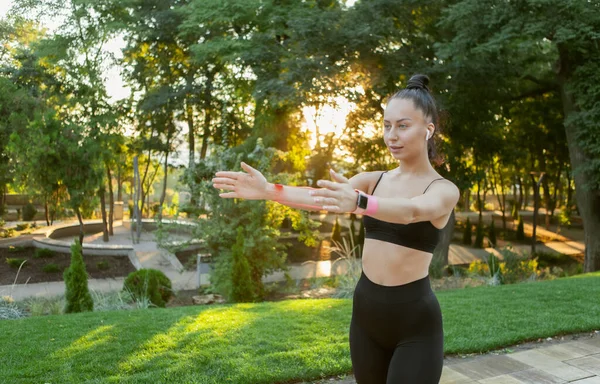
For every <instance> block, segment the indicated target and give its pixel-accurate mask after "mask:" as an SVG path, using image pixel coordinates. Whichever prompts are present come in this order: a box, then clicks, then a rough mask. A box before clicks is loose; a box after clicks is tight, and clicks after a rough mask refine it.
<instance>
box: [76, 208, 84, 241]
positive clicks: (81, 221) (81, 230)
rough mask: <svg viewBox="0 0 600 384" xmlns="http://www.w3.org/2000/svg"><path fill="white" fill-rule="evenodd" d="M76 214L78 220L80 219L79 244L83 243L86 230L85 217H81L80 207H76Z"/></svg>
mask: <svg viewBox="0 0 600 384" xmlns="http://www.w3.org/2000/svg"><path fill="white" fill-rule="evenodd" d="M75 214H77V220H79V244H81V245H83V236H84V234H85V232H84V231H83V218H82V217H81V211H80V210H79V207H76V208H75Z"/></svg>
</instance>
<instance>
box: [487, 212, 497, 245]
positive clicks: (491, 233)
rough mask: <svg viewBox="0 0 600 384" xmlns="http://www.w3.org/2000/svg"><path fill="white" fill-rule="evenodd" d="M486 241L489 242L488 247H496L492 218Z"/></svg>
mask: <svg viewBox="0 0 600 384" xmlns="http://www.w3.org/2000/svg"><path fill="white" fill-rule="evenodd" d="M488 240H489V242H490V247H496V245H497V244H498V243H497V241H496V227H495V226H494V218H493V217H492V223H491V224H490V227H489V232H488Z"/></svg>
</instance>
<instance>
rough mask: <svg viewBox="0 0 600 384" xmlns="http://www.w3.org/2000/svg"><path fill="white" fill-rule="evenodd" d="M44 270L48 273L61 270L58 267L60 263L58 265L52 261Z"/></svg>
mask: <svg viewBox="0 0 600 384" xmlns="http://www.w3.org/2000/svg"><path fill="white" fill-rule="evenodd" d="M42 270H43V271H44V272H46V273H55V272H60V268H59V267H58V265H56V264H54V263H50V264H46V265H44V267H43V268H42Z"/></svg>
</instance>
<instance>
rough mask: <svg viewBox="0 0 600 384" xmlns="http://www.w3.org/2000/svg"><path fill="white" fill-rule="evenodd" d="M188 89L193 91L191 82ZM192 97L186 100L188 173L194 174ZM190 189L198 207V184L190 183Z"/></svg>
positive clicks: (192, 199)
mask: <svg viewBox="0 0 600 384" xmlns="http://www.w3.org/2000/svg"><path fill="white" fill-rule="evenodd" d="M188 89H191V81H190V80H188ZM190 99H191V97H188V98H187V99H186V117H187V124H188V147H189V152H188V156H189V160H188V172H193V171H194V167H195V166H196V158H195V157H196V137H195V132H194V130H195V128H194V106H193V104H192V101H191V100H190ZM188 185H189V187H190V196H191V200H190V204H191V205H192V206H196V183H195V182H193V181H192V182H188Z"/></svg>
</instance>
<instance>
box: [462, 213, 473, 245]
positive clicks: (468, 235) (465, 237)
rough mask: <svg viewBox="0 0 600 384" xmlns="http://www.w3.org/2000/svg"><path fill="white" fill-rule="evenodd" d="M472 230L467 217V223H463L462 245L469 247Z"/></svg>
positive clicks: (471, 239)
mask: <svg viewBox="0 0 600 384" xmlns="http://www.w3.org/2000/svg"><path fill="white" fill-rule="evenodd" d="M472 236H473V234H472V229H471V220H470V219H469V218H468V217H467V222H466V223H465V230H464V232H463V241H462V242H463V244H465V245H471V244H472V243H473V238H472Z"/></svg>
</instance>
